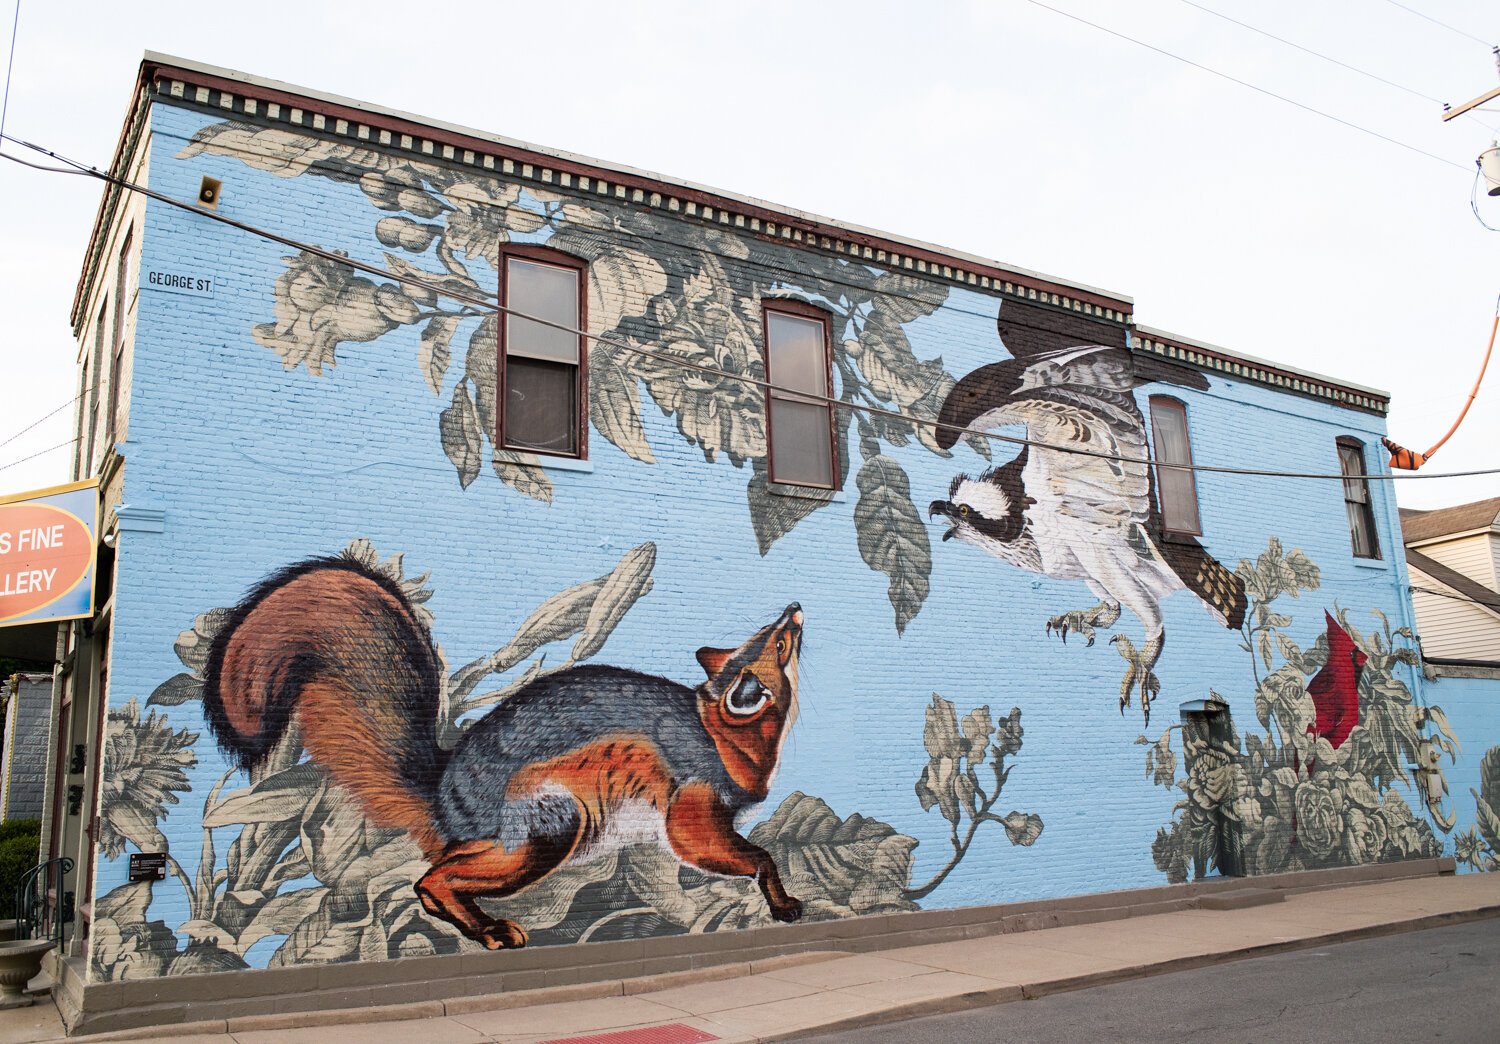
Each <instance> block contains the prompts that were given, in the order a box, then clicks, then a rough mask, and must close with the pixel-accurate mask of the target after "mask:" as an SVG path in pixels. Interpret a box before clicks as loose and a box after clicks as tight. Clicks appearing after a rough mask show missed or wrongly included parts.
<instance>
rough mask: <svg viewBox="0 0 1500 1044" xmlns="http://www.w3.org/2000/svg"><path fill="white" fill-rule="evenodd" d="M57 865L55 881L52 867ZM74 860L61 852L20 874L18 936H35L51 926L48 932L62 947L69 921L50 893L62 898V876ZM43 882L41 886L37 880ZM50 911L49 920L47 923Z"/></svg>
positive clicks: (17, 904)
mask: <svg viewBox="0 0 1500 1044" xmlns="http://www.w3.org/2000/svg"><path fill="white" fill-rule="evenodd" d="M53 866H56V867H57V876H56V879H55V881H54V879H53V875H52V870H51V868H52V867H53ZM73 866H74V863H73V860H72V858H70V857H69V856H58V857H57V858H55V859H49V860H47V861H46V862H45V863H39V864H37V865H36V866H34V867H32V868H31V869H30V870H28V871H26V873H24V874H22V875H21V880H20V881H18V882H17V883H16V938H17V939H35V938H37V937H38V934H37V933H38V932H39V931H41V930H43V929H49V931H48V936H49V937H50V938H51V939H52V941H53V942H54V943H56V944H57V946H58V948H59V949H61V948H62V942H63V930H64V928H65V927H66V922H65V921H64V919H63V918H62V917H61V916H59V914H60V911H59V910H56V909H54V908H53V907H52V904H50V903H49V902H48V901H47V897H48V894H49V893H50V894H52V895H55V896H57V897H58V899H59V902H60V901H61V897H62V894H63V888H62V885H63V877H64V876H65V875H66V874H68V873H70V872H71V871H72V869H73ZM39 883H40V887H38V884H39ZM49 914H51V917H50V922H51V923H50V924H49V923H48V921H49V917H48V915H49Z"/></svg>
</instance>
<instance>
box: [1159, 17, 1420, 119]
mask: <svg viewBox="0 0 1500 1044" xmlns="http://www.w3.org/2000/svg"><path fill="white" fill-rule="evenodd" d="M1182 3H1184V4H1187V5H1188V6H1189V7H1194V8H1197V9H1198V10H1199V11H1202V12H1203V13H1204V14H1210V15H1213V16H1214V17H1215V18H1222V19H1223V20H1224V21H1226V22H1233V23H1234V24H1235V25H1237V26H1239V27H1240V28H1242V29H1248V30H1250V31H1251V32H1252V33H1259V34H1260V35H1261V36H1264V37H1266V38H1267V39H1271V40H1275V41H1276V42H1277V43H1283V44H1286V45H1287V46H1288V47H1295V48H1296V49H1297V50H1299V51H1301V52H1302V53H1303V54H1310V55H1312V56H1313V57H1314V58H1321V59H1322V60H1323V61H1325V62H1331V63H1332V64H1334V65H1337V66H1339V67H1340V68H1343V69H1348V70H1349V71H1350V72H1353V73H1358V74H1359V75H1361V76H1365V77H1368V78H1369V79H1371V80H1375V81H1377V82H1379V83H1383V84H1385V85H1386V86H1387V87H1394V88H1396V90H1398V91H1405V92H1406V93H1407V94H1410V95H1411V96H1412V97H1414V98H1421V99H1422V100H1423V101H1429V102H1432V103H1433V104H1434V105H1441V104H1443V100H1442V99H1441V98H1434V97H1433V96H1432V95H1430V94H1423V93H1422V92H1421V91H1418V90H1413V89H1412V88H1410V87H1408V86H1406V85H1405V84H1402V83H1397V82H1396V81H1395V80H1387V79H1386V78H1385V77H1384V76H1380V75H1378V74H1376V73H1372V72H1369V71H1368V70H1365V69H1361V68H1359V67H1358V66H1355V65H1350V64H1349V63H1348V62H1341V61H1339V60H1338V59H1337V58H1332V57H1329V56H1328V55H1326V54H1323V53H1322V52H1321V51H1314V50H1313V49H1312V48H1311V47H1304V46H1302V45H1301V44H1299V43H1294V42H1293V41H1291V40H1288V39H1286V38H1285V37H1283V36H1277V35H1276V34H1275V33H1271V32H1267V31H1266V30H1264V29H1261V28H1259V27H1258V26H1254V25H1251V24H1250V23H1249V22H1242V21H1240V20H1239V19H1238V18H1231V17H1230V16H1229V15H1227V14H1224V13H1223V12H1222V11H1215V10H1214V9H1213V8H1211V7H1204V6H1203V5H1202V4H1199V3H1194V0H1182Z"/></svg>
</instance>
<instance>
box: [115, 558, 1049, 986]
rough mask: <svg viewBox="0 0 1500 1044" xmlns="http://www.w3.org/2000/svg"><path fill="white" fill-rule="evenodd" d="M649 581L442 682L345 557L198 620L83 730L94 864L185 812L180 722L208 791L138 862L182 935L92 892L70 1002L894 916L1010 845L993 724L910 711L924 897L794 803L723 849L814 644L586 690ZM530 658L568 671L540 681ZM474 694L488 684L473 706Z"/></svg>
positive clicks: (400, 577)
mask: <svg viewBox="0 0 1500 1044" xmlns="http://www.w3.org/2000/svg"><path fill="white" fill-rule="evenodd" d="M655 561H656V548H655V547H654V546H653V545H651V544H643V545H641V546H639V547H636V548H634V549H632V550H631V551H629V552H627V553H626V554H625V555H624V556H623V557H622V558H621V560H620V562H619V564H618V565H617V566H616V567H615V569H614V570H613V571H611V572H610V573H609V574H608V575H606V576H601V577H598V578H596V579H593V580H588V581H585V582H583V583H580V584H577V585H575V586H574V587H571V588H569V589H567V590H564V591H561V592H559V593H557V594H555V595H553V596H552V597H550V598H548V599H546V600H545V601H543V602H542V603H541V604H540V605H539V606H538V607H537V608H536V609H535V610H534V611H533V612H532V613H531V615H530V616H529V617H528V618H527V619H526V620H525V622H524V623H522V624H521V626H520V628H519V629H518V630H517V632H516V634H515V636H514V637H513V638H512V639H511V640H510V641H509V642H508V643H507V644H506V645H504V646H503V647H502V648H500V649H498V650H496V651H495V652H494V653H493V654H490V655H488V656H485V657H483V658H481V659H478V660H475V661H473V662H471V663H468V664H466V665H464V666H462V667H460V668H458V669H457V670H453V671H449V670H448V669H447V667H446V664H445V662H444V659H443V654H442V651H441V648H440V647H438V646H436V645H434V644H432V643H431V641H430V638H429V629H430V627H431V624H432V617H431V614H430V613H429V612H428V611H427V610H426V609H425V607H424V603H425V602H426V601H427V600H428V599H429V598H430V597H431V594H432V592H431V590H430V589H429V588H428V587H427V586H426V580H427V577H426V574H423V575H420V576H416V577H407V576H405V572H404V568H403V560H402V556H400V555H397V556H394V557H390V558H386V559H384V560H381V558H380V557H379V555H378V554H377V553H376V552H375V549H374V548H373V547H372V546H371V545H370V544H369V543H368V542H367V541H363V540H361V541H355V542H354V543H353V544H351V545H350V546H349V547H348V548H346V549H345V551H344V553H343V555H341V556H339V557H338V558H333V559H321V560H316V561H314V562H310V563H305V564H303V565H302V566H299V567H295V568H292V569H289V570H283V571H282V572H280V573H278V574H276V575H275V576H273V577H272V578H271V579H269V580H268V581H266V582H265V583H263V584H262V585H260V586H259V587H258V588H256V589H255V590H254V591H253V592H251V594H250V595H249V596H248V597H247V598H246V599H245V601H244V602H242V603H241V604H240V605H239V606H237V607H235V608H232V609H214V610H210V611H209V612H206V613H203V614H201V615H200V616H199V617H198V618H197V619H196V621H195V622H194V625H193V627H192V629H190V630H188V631H185V632H184V633H183V634H182V636H181V637H180V639H179V641H178V643H177V655H178V657H179V659H180V660H181V661H182V663H183V665H184V667H186V668H187V669H186V670H185V671H183V672H182V673H180V674H178V675H176V676H174V677H173V678H171V679H169V680H168V681H166V682H164V683H163V684H162V685H161V686H159V687H158V688H157V689H156V691H155V692H153V693H152V695H151V697H150V699H149V700H148V701H147V710H146V712H145V713H144V715H143V714H142V712H141V710H140V708H139V707H138V706H137V704H136V702H135V701H134V700H132V701H130V702H128V703H127V704H125V705H124V707H122V708H120V709H118V710H116V711H112V712H111V714H110V716H109V722H108V736H109V753H108V757H109V762H108V763H109V765H110V767H111V768H110V778H111V780H112V781H114V782H113V783H112V789H111V792H110V795H109V799H108V800H107V801H106V803H105V806H104V807H105V813H104V817H103V820H102V826H103V831H104V832H103V834H102V835H101V836H102V838H103V844H104V846H105V850H106V855H108V856H112V857H115V856H118V855H119V854H120V853H121V852H123V851H124V849H125V846H126V844H127V843H128V844H132V845H134V846H136V847H138V848H141V849H143V850H151V851H163V852H169V850H170V844H169V842H168V840H167V837H166V835H165V834H164V833H163V831H162V829H161V827H162V825H163V821H164V820H165V818H166V817H167V815H168V813H169V808H168V806H171V805H176V804H177V803H178V801H179V799H180V795H182V794H183V793H184V792H186V791H188V790H189V789H190V788H189V784H188V777H187V771H188V770H189V769H191V768H192V767H194V766H195V765H196V761H197V754H196V752H195V750H194V747H195V744H196V743H197V741H198V739H199V734H198V733H194V732H191V731H188V730H185V729H173V728H171V727H170V726H169V725H168V724H167V722H166V720H165V718H164V716H163V715H162V714H161V713H160V712H159V711H158V710H157V709H156V708H158V707H163V708H164V707H178V706H188V705H193V704H200V703H201V704H202V705H203V706H204V708H205V715H206V717H207V719H208V721H209V723H210V727H211V728H212V729H213V731H214V732H215V734H216V735H217V736H219V737H220V741H221V744H222V745H223V746H225V747H226V748H228V749H229V751H231V752H232V754H233V756H234V758H235V761H236V763H235V764H234V765H231V767H230V768H229V769H228V770H227V771H225V772H224V774H223V775H222V776H221V777H220V778H219V780H218V781H217V783H216V784H215V785H214V786H213V788H212V789H211V790H210V792H209V793H208V796H207V798H206V800H205V802H204V805H203V810H202V827H203V836H202V850H201V852H200V853H198V857H199V862H198V866H197V871H196V873H194V874H192V875H191V876H190V875H189V874H188V872H187V871H186V870H184V868H183V867H182V865H181V864H180V863H179V862H178V861H177V860H176V859H175V858H173V857H171V856H170V855H169V857H168V867H169V870H170V872H171V874H172V877H173V879H174V880H175V881H176V885H177V887H180V889H181V890H182V892H183V893H184V895H185V898H186V903H187V912H188V917H187V919H186V920H185V921H184V922H183V923H181V924H179V925H177V926H176V927H175V930H174V928H173V927H171V926H169V925H168V924H166V923H165V922H164V921H162V920H160V919H159V917H154V916H153V915H152V912H151V908H152V906H153V901H154V900H155V899H156V898H157V897H156V896H154V895H153V890H154V889H157V888H167V887H169V886H168V885H156V884H153V883H151V882H138V883H133V884H126V885H122V886H120V887H118V888H116V889H114V890H113V891H111V892H110V893H108V894H107V895H105V896H103V897H101V898H100V899H99V901H98V903H97V907H98V913H97V920H96V922H95V933H96V939H97V942H96V945H95V949H94V955H93V962H94V963H93V968H94V974H95V975H96V976H97V977H99V978H101V979H116V978H134V977H149V976H155V975H163V974H167V975H177V974H195V973H199V972H205V971H215V970H228V969H233V968H241V967H247V966H249V964H248V962H247V960H246V955H247V952H248V951H249V950H250V948H251V947H253V946H255V945H256V944H257V943H260V942H262V941H263V940H266V939H280V942H279V945H277V946H276V948H275V950H274V952H272V953H271V955H270V956H269V958H268V959H267V961H266V963H267V964H268V965H269V966H272V967H277V966H284V965H289V964H298V963H304V962H319V963H321V962H330V961H348V960H371V959H386V958H395V957H404V956H416V955H430V954H440V953H455V952H459V951H462V950H467V949H478V948H479V947H480V946H484V947H487V948H491V949H496V948H506V947H511V946H519V945H524V944H525V943H526V942H527V941H528V938H529V939H530V941H531V942H534V943H544V944H545V943H561V942H586V941H590V940H601V941H602V940H607V939H625V938H639V937H642V936H645V935H663V934H681V933H685V932H708V931H720V930H726V929H737V928H745V927H751V926H755V925H760V924H767V923H772V922H773V921H776V920H782V921H786V920H794V919H798V918H799V917H807V918H809V919H827V918H837V917H848V916H854V915H858V914H869V913H890V912H896V911H901V910H912V909H916V908H918V904H919V902H920V900H922V899H923V898H925V897H926V896H927V895H929V894H930V893H931V892H932V891H933V890H934V889H935V888H937V887H938V886H939V885H940V884H941V883H942V882H943V881H944V880H945V879H946V878H947V877H948V876H949V875H950V874H951V873H952V872H953V870H954V869H955V868H956V867H957V866H958V865H959V864H960V863H961V862H962V861H963V859H964V858H965V857H966V856H967V855H968V854H969V852H970V851H971V848H972V846H973V845H974V843H975V839H976V836H978V835H979V833H980V829H981V828H982V827H983V826H984V824H986V823H994V824H996V825H997V826H998V827H999V828H1001V829H1002V830H1003V831H1004V834H1005V836H1006V838H1007V839H1008V840H1009V841H1010V843H1011V844H1013V845H1018V846H1030V845H1032V844H1034V843H1035V842H1036V840H1037V839H1038V837H1039V836H1040V835H1041V833H1042V829H1043V822H1042V818H1041V817H1040V816H1038V815H1036V814H1034V813H1024V812H1017V811H1011V812H1009V813H1006V814H1000V813H999V812H998V811H997V810H996V806H997V802H998V801H999V800H1000V797H1001V793H1002V791H1003V789H1004V786H1005V783H1006V780H1007V778H1008V777H1009V775H1010V771H1011V768H1012V767H1013V766H1012V765H1011V764H1009V763H1008V759H1014V758H1015V756H1016V755H1018V754H1019V753H1020V750H1021V745H1022V728H1021V711H1020V710H1019V709H1016V708H1013V709H1012V710H1011V711H1010V713H1009V714H1008V715H1006V716H1004V717H1000V718H999V719H998V720H997V719H996V718H995V717H994V716H993V715H992V714H991V712H990V709H989V707H988V706H981V707H977V708H975V709H973V710H971V711H969V712H968V713H966V714H964V715H963V716H962V718H960V717H959V714H958V711H957V709H956V708H955V707H954V705H953V704H952V703H951V702H949V701H947V700H945V699H943V698H942V697H941V696H938V695H936V694H934V695H933V696H932V698H931V703H930V704H929V706H928V709H927V713H926V726H925V729H924V733H923V737H922V742H923V744H924V746H925V748H926V753H927V764H926V765H925V767H924V768H923V769H922V772H921V775H920V777H919V778H918V780H917V781H916V784H915V788H914V789H915V794H916V796H917V798H918V800H919V801H920V802H921V807H922V808H923V810H924V811H929V810H933V809H936V810H937V811H938V813H939V815H941V817H942V818H943V819H944V820H945V821H946V824H947V826H948V828H949V832H950V837H951V851H950V852H949V853H948V854H947V855H946V856H945V857H944V859H943V862H942V864H941V865H940V866H937V867H935V868H934V869H933V870H932V871H931V874H930V876H928V877H927V879H926V880H914V874H915V873H916V871H917V858H916V849H917V847H918V842H917V840H916V839H915V838H912V837H909V836H906V835H903V834H900V833H898V832H897V831H896V830H895V829H894V828H892V827H891V826H889V825H888V824H886V823H883V822H880V821H879V820H875V819H870V818H867V817H864V816H861V815H859V814H854V815H851V816H849V817H847V818H842V819H841V818H840V817H839V816H837V815H836V814H835V813H834V812H833V810H832V809H831V808H830V807H829V806H828V805H827V804H826V803H824V802H823V801H821V800H819V799H818V798H816V797H812V796H809V795H806V794H803V793H800V792H796V793H793V794H791V795H790V796H788V797H787V798H786V799H785V800H783V801H782V802H781V803H780V805H779V806H778V807H777V808H776V810H775V811H774V812H773V813H772V815H771V816H770V817H769V818H767V819H766V820H764V821H763V822H760V823H758V824H756V826H755V827H754V828H753V829H752V830H751V831H750V833H749V835H748V837H743V836H741V835H740V834H739V833H738V832H737V831H736V828H735V821H736V818H738V816H739V814H740V813H742V812H743V811H745V810H747V809H748V808H750V807H752V806H753V805H755V804H756V803H757V802H758V801H759V800H760V799H762V798H764V796H765V794H766V789H767V786H768V784H769V779H770V774H771V773H772V772H773V771H774V770H775V768H776V764H777V760H778V755H779V750H780V745H781V743H782V741H783V739H784V734H785V730H786V729H788V728H789V727H790V726H791V723H792V721H793V719H794V718H795V717H796V712H797V673H798V661H799V655H800V650H801V643H802V631H803V627H804V625H810V626H816V623H815V622H813V623H811V624H808V621H806V619H805V617H804V614H803V613H802V610H801V609H800V607H797V606H790V607H788V608H787V610H786V611H785V612H784V613H783V614H782V616H781V617H780V618H779V619H778V620H776V621H775V622H773V623H771V624H769V625H767V626H766V627H764V628H762V629H761V630H760V631H758V632H757V633H756V634H755V635H754V636H752V637H751V638H750V639H749V640H748V641H747V642H745V643H744V644H743V645H742V646H740V647H739V648H737V649H717V648H704V649H701V650H699V652H698V654H697V658H698V660H699V662H700V664H701V665H702V666H703V668H704V670H705V673H706V674H707V675H708V679H707V680H706V681H705V682H704V683H702V684H701V685H699V686H697V687H696V688H689V687H688V686H685V685H680V684H678V683H675V682H671V681H668V680H666V679H663V678H658V677H653V676H650V675H646V674H640V673H636V672H632V671H629V670H626V669H623V668H618V667H613V666H608V665H604V664H596V663H591V662H586V661H590V660H591V659H592V658H593V657H594V656H595V655H596V654H597V653H598V652H599V651H600V650H601V649H602V648H603V646H604V644H605V642H606V641H607V640H608V638H609V637H610V635H611V634H612V633H613V631H614V630H615V628H616V627H617V626H618V625H619V623H620V622H621V620H622V619H623V618H624V617H625V616H626V614H628V613H629V612H630V610H631V608H632V607H633V606H634V605H635V604H636V603H637V602H638V601H639V600H640V599H641V598H643V597H645V596H646V595H647V594H648V593H649V592H650V590H651V589H652V586H653V580H652V572H653V569H654V566H655ZM273 609H274V610H275V611H276V615H275V617H274V618H272V617H271V616H270V615H269V611H270V610H273ZM559 642H562V643H567V642H571V645H570V646H569V655H568V656H567V657H566V658H565V660H564V661H563V662H561V663H557V664H549V663H547V660H546V654H545V651H544V650H545V649H546V648H547V647H549V646H552V645H553V643H559ZM497 675H504V676H507V677H508V678H509V680H508V681H505V682H504V683H503V684H501V685H500V686H499V687H497V688H494V689H486V688H485V682H486V680H487V679H490V678H493V677H495V676H497ZM355 693H359V694H361V695H371V694H379V695H377V696H375V697H374V698H370V699H359V700H358V701H357V702H356V701H354V697H353V694H355ZM981 772H983V773H984V777H986V778H982V777H981ZM236 779H242V780H243V781H244V785H243V786H240V787H238V788H236V789H233V790H229V791H228V792H227V793H226V791H225V788H226V787H228V786H229V785H230V784H231V782H232V781H235V780H236ZM220 831H223V832H224V833H219V832H220ZM226 837H227V839H228V841H227V844H224V839H225V838H226ZM221 846H222V851H221ZM179 936H182V937H185V940H186V942H185V944H184V945H179V944H178V937H179Z"/></svg>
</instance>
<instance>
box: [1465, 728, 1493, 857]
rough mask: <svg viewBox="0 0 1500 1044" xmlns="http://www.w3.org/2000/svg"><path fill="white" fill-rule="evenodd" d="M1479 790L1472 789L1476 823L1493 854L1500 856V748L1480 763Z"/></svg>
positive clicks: (1489, 751) (1487, 752)
mask: <svg viewBox="0 0 1500 1044" xmlns="http://www.w3.org/2000/svg"><path fill="white" fill-rule="evenodd" d="M1479 781H1480V782H1479V787H1480V789H1479V790H1477V791H1476V790H1473V789H1472V788H1470V793H1472V794H1473V795H1474V801H1475V805H1476V809H1475V811H1476V813H1477V816H1476V822H1477V824H1478V827H1479V832H1480V834H1481V835H1482V836H1483V837H1484V840H1485V843H1486V844H1488V845H1489V848H1490V852H1491V854H1495V855H1500V747H1491V748H1490V749H1489V750H1487V751H1485V754H1484V757H1483V759H1481V760H1480V762H1479Z"/></svg>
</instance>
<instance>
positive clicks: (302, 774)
mask: <svg viewBox="0 0 1500 1044" xmlns="http://www.w3.org/2000/svg"><path fill="white" fill-rule="evenodd" d="M322 779H323V777H322V773H321V771H320V770H319V769H318V767H317V766H316V765H314V764H313V763H312V762H310V761H304V762H302V763H301V764H299V765H295V766H293V767H292V768H290V769H287V770H286V771H285V772H278V773H277V774H276V775H274V776H269V777H267V778H266V779H263V780H261V781H260V782H259V783H257V784H255V785H254V786H252V787H247V788H245V789H244V790H237V791H235V792H234V793H232V794H230V795H229V796H228V797H226V798H224V800H222V801H220V802H219V803H218V804H217V805H215V806H214V807H213V808H211V809H206V810H205V811H204V813H203V826H204V828H205V829H210V830H211V829H215V828H217V827H222V826H234V825H238V824H245V823H279V822H282V821H285V820H292V819H296V818H298V817H299V816H301V815H302V814H303V812H304V811H305V810H306V809H307V807H308V803H309V802H310V801H312V800H313V799H314V798H315V797H316V790H317V788H318V787H319V786H320V785H321V783H322Z"/></svg>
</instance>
